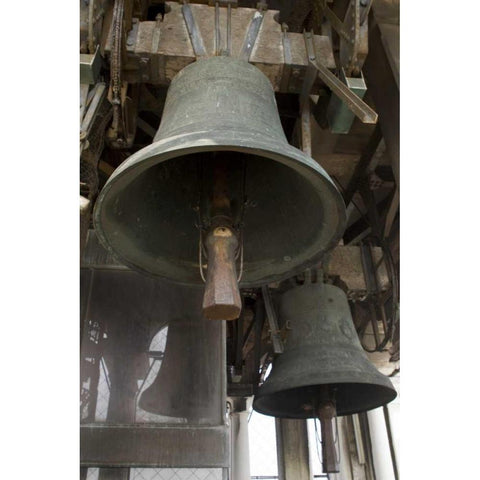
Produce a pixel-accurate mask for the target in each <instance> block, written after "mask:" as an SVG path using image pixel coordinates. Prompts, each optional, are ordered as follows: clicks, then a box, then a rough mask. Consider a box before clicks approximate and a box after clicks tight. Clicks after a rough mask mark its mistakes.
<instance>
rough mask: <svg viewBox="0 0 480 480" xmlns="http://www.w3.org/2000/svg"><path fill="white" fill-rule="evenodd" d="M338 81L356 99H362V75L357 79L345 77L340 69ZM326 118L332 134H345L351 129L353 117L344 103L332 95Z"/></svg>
mask: <svg viewBox="0 0 480 480" xmlns="http://www.w3.org/2000/svg"><path fill="white" fill-rule="evenodd" d="M340 79H341V80H342V81H343V82H344V83H345V85H346V86H347V87H348V88H349V89H350V90H351V91H352V92H353V93H354V94H355V95H357V96H358V98H360V99H363V97H364V96H365V93H366V91H367V85H366V84H365V80H364V78H363V75H360V77H358V78H354V77H347V76H345V70H344V69H343V68H342V69H341V75H340ZM327 118H328V123H329V125H330V130H331V131H332V133H342V134H346V133H348V132H349V131H350V128H351V127H352V124H353V120H354V118H355V115H354V113H353V112H352V110H350V109H349V108H348V107H347V105H346V104H345V102H343V101H342V100H341V99H340V98H338V97H337V96H336V95H332V97H331V99H330V103H329V105H328V109H327Z"/></svg>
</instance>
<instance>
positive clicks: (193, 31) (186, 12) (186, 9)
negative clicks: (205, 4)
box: [182, 1, 207, 58]
mask: <svg viewBox="0 0 480 480" xmlns="http://www.w3.org/2000/svg"><path fill="white" fill-rule="evenodd" d="M182 13H183V18H184V19H185V24H186V25H187V30H188V34H189V36H190V41H191V43H192V47H193V51H194V52H195V56H196V57H197V58H198V57H204V56H206V55H207V52H206V50H205V46H204V45H203V39H202V35H201V33H200V30H199V28H198V26H197V22H196V21H195V18H194V16H193V13H192V9H191V8H190V4H189V3H188V2H187V1H184V3H183V5H182Z"/></svg>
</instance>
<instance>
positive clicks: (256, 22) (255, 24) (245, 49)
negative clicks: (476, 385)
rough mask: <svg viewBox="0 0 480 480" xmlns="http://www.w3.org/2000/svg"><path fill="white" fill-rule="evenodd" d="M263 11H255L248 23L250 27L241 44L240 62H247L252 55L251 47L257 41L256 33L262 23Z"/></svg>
mask: <svg viewBox="0 0 480 480" xmlns="http://www.w3.org/2000/svg"><path fill="white" fill-rule="evenodd" d="M263 15H264V12H263V11H258V10H257V11H256V12H255V13H254V14H253V17H252V20H251V21H250V25H249V27H248V31H247V36H246V37H245V40H244V42H243V46H242V50H241V51H240V55H239V58H241V59H242V60H246V61H247V62H248V61H249V60H250V55H251V53H252V50H253V47H254V46H255V42H256V41H257V36H258V32H259V31H260V26H261V25H262V22H263Z"/></svg>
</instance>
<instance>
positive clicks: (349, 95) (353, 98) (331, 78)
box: [309, 60, 378, 124]
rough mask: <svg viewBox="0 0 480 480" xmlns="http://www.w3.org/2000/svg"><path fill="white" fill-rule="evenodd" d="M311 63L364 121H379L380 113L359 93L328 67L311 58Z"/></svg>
mask: <svg viewBox="0 0 480 480" xmlns="http://www.w3.org/2000/svg"><path fill="white" fill-rule="evenodd" d="M310 63H311V64H312V65H313V66H314V67H315V68H316V69H317V72H318V74H319V75H320V78H321V79H322V81H323V82H324V83H325V84H326V85H327V86H328V87H329V88H330V89H331V90H332V92H333V93H334V94H335V95H336V96H337V97H338V98H339V99H340V100H342V101H343V102H344V103H345V104H346V106H347V107H348V108H349V109H350V110H351V111H352V112H353V113H354V114H355V115H356V116H357V117H358V118H359V119H360V120H361V121H362V122H363V123H371V124H375V123H377V120H378V115H377V113H376V112H375V110H373V109H372V108H370V107H369V106H368V105H367V104H366V103H365V102H364V101H363V100H362V99H361V98H359V97H358V95H356V94H355V93H353V92H352V90H350V89H349V88H348V87H347V86H346V85H345V84H344V83H343V82H342V81H341V80H340V79H339V78H337V77H336V76H335V75H334V74H333V73H332V72H331V71H330V70H328V68H326V67H324V66H323V65H321V64H319V63H318V62H317V61H316V60H309V64H310Z"/></svg>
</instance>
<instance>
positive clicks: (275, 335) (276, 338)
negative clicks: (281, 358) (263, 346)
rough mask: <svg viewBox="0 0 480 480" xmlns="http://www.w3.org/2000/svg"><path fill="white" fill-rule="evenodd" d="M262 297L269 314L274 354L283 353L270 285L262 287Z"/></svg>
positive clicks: (268, 319)
mask: <svg viewBox="0 0 480 480" xmlns="http://www.w3.org/2000/svg"><path fill="white" fill-rule="evenodd" d="M262 296H263V301H264V303H265V311H266V313H267V321H268V327H269V329H270V338H271V340H272V345H273V352H274V353H276V354H280V353H283V349H284V347H283V341H282V338H281V331H280V329H279V328H278V320H277V313H276V311H275V307H274V305H273V302H272V297H271V295H270V290H269V289H268V285H264V286H263V287H262Z"/></svg>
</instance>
